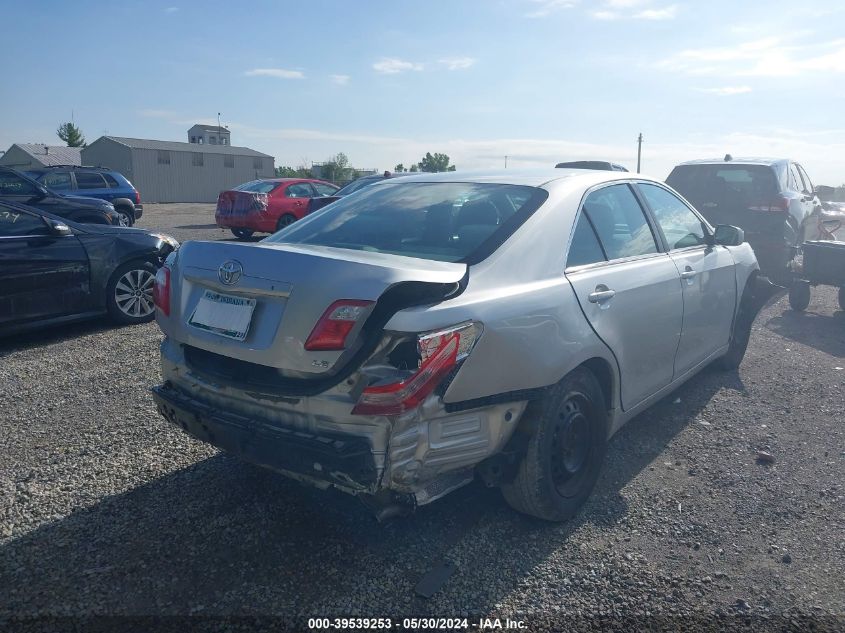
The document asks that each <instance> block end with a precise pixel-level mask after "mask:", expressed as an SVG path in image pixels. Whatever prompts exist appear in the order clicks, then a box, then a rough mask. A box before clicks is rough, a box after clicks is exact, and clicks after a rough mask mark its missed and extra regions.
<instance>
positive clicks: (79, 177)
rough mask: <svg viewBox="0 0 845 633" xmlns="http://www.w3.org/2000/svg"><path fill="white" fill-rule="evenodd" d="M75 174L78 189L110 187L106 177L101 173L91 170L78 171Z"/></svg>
mask: <svg viewBox="0 0 845 633" xmlns="http://www.w3.org/2000/svg"><path fill="white" fill-rule="evenodd" d="M75 175H76V187H77V189H108V185H107V184H106V181H105V179H104V178H103V177H102V176H101V175H100V174H97V173H94V172H90V171H77V172H75Z"/></svg>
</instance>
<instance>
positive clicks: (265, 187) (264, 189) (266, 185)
mask: <svg viewBox="0 0 845 633" xmlns="http://www.w3.org/2000/svg"><path fill="white" fill-rule="evenodd" d="M279 184H280V183H278V182H273V181H272V180H253V181H251V182H245V183H244V184H242V185H238V186H237V187H235V191H251V192H252V193H270V192H271V191H273V189H275V188H276V187H278V186H279Z"/></svg>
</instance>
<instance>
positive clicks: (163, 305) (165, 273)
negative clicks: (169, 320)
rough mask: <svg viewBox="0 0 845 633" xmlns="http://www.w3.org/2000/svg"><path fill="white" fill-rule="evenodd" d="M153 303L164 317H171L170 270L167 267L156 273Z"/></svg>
mask: <svg viewBox="0 0 845 633" xmlns="http://www.w3.org/2000/svg"><path fill="white" fill-rule="evenodd" d="M153 303H154V304H155V306H156V307H157V308H158V309H159V310H161V311H162V313H163V314H164V316H170V268H168V267H167V266H162V267H161V268H159V269H158V272H157V273H156V277H155V283H154V284H153Z"/></svg>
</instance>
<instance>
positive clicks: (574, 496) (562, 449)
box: [502, 367, 607, 521]
mask: <svg viewBox="0 0 845 633" xmlns="http://www.w3.org/2000/svg"><path fill="white" fill-rule="evenodd" d="M536 405H537V409H536V411H537V417H536V418H535V419H533V420H532V419H529V420H526V422H527V423H528V424H531V425H532V429H531V432H530V438H529V440H528V446H527V448H526V451H525V454H524V455H523V457H522V461H521V462H520V464H519V468H518V470H517V473H516V476H515V477H514V479H513V481H510V482H507V483H505V484H503V485H502V494H503V495H504V497H505V501H507V502H508V504H509V505H510V506H511V507H512V508H514V509H515V510H517V511H518V512H522V513H524V514H529V515H531V516H535V517H538V518H540V519H545V520H547V521H565V520H567V519H570V518H572V517H573V516H574V515H575V513H576V512H578V509H579V508H580V507H581V506H582V505H583V504H584V502H585V501H586V500H587V497H589V496H590V493H591V492H592V490H593V487H594V486H595V484H596V481H597V480H598V478H599V473H600V472H601V465H602V462H603V461H604V455H605V452H606V449H607V410H606V408H605V403H604V397H603V395H602V390H601V387H600V386H599V383H598V381H597V380H596V377H595V376H594V375H593V374H592V372H590V371H589V370H587V369H586V368H583V367H579V368H578V369H576V370H574V371H573V372H571V373H570V374H568V375H567V376H566V377H565V378H564V379H563V380H562V381H561V382H559V383H558V384H557V385H555V386H554V387H551V388H550V389H549V390H548V391H547V393H546V395H545V396H544V397H543V398H542V400H540V401H539V402H537V403H536ZM529 413H530V412H529Z"/></svg>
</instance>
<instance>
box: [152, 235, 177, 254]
mask: <svg viewBox="0 0 845 633" xmlns="http://www.w3.org/2000/svg"><path fill="white" fill-rule="evenodd" d="M152 236H153V237H157V238H158V239H160V240H161V241H162V242H165V243H166V244H170V246H172V247H173V250H176V249H177V248H179V240H177V239H176V238H175V237H170V236H169V235H165V234H164V233H153V234H152Z"/></svg>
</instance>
